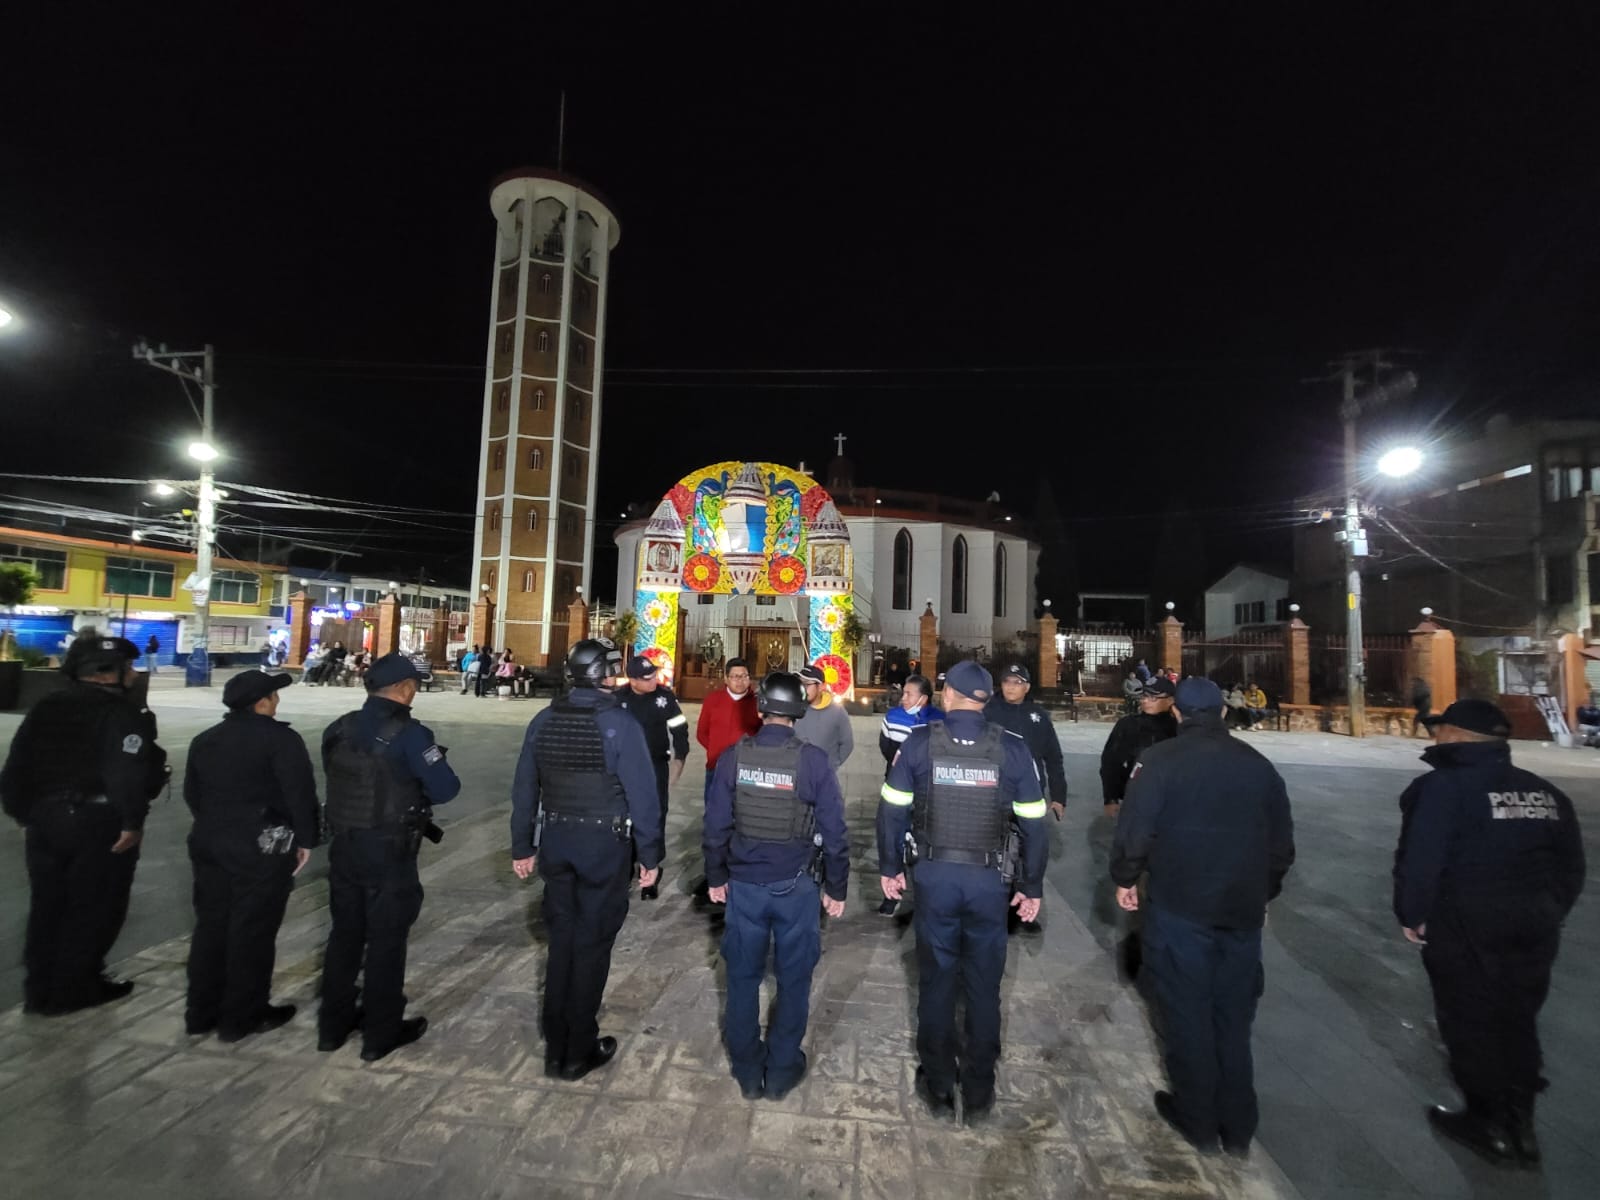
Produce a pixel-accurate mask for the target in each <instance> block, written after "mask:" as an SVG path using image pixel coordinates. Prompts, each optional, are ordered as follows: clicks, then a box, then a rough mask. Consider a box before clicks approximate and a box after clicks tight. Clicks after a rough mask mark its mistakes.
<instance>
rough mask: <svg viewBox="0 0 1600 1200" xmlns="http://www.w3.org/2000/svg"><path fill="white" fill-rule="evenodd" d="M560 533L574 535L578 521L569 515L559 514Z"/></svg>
mask: <svg viewBox="0 0 1600 1200" xmlns="http://www.w3.org/2000/svg"><path fill="white" fill-rule="evenodd" d="M561 532H562V533H565V534H574V533H577V532H578V521H577V518H576V517H574V516H573V515H572V514H571V513H562V514H561Z"/></svg>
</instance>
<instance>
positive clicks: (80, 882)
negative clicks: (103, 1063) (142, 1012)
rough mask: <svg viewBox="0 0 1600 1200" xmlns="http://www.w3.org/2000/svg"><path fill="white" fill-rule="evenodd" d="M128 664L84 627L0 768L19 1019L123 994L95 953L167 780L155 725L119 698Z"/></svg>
mask: <svg viewBox="0 0 1600 1200" xmlns="http://www.w3.org/2000/svg"><path fill="white" fill-rule="evenodd" d="M138 658H139V648H138V647H137V646H135V645H134V644H133V643H132V642H130V641H128V640H127V639H126V638H120V637H101V636H100V635H99V634H98V633H97V632H96V631H95V630H93V629H85V630H83V631H82V632H81V633H80V635H79V636H78V637H77V638H76V639H75V640H74V641H73V643H72V645H71V646H70V647H69V648H68V650H67V653H66V655H65V657H64V658H63V660H62V663H61V672H62V674H64V675H65V676H66V677H67V679H68V680H69V682H68V684H67V686H66V687H65V688H62V689H61V690H59V691H55V692H51V693H49V694H48V695H46V696H44V697H43V698H42V699H40V700H39V702H38V703H36V704H35V705H34V706H33V708H32V709H31V710H30V711H29V712H28V715H27V716H26V717H25V718H23V721H22V725H21V727H20V728H18V730H17V733H16V736H15V737H14V738H13V739H12V742H11V750H10V753H9V754H8V755H7V757H6V762H5V766H4V768H0V806H3V808H4V810H5V813H6V815H7V816H9V817H11V818H12V819H13V820H15V821H16V822H17V823H18V824H19V825H21V826H22V827H23V829H24V830H26V843H25V854H26V861H27V867H28V888H29V907H28V928H27V936H26V941H25V944H24V948H23V964H24V967H25V970H26V974H25V976H24V979H23V984H22V993H23V1011H24V1012H28V1013H34V1014H37V1015H39V1016H47V1017H53V1016H61V1015H64V1014H66V1013H70V1012H76V1011H78V1010H79V1009H84V1008H92V1007H94V1006H95V1005H99V1004H106V1003H108V1002H110V1001H112V1000H120V999H122V997H124V996H126V995H128V993H130V992H131V991H133V984H132V983H131V982H130V981H127V980H116V979H111V978H110V977H108V976H107V975H106V956H107V955H108V954H109V953H110V952H111V947H112V946H113V945H114V944H115V943H116V940H117V935H118V934H119V933H120V932H121V931H122V924H123V922H124V921H125V920H126V919H127V915H128V899H129V895H130V893H131V891H132V888H133V875H134V869H135V868H136V867H137V866H138V863H139V844H140V842H141V840H142V839H143V837H144V833H143V830H144V822H145V816H146V814H147V813H148V812H149V811H150V802H151V800H153V799H154V798H155V797H156V796H157V795H158V794H159V793H160V791H161V789H162V788H163V787H165V786H166V778H167V766H166V762H167V755H166V751H165V750H163V749H162V748H161V746H160V745H158V744H157V742H156V728H155V719H154V717H152V716H151V715H150V714H149V712H148V711H144V710H141V708H140V707H139V705H138V704H137V703H135V701H134V700H133V699H132V698H131V697H130V694H129V689H130V688H132V687H133V685H134V684H135V682H136V680H137V672H135V671H134V669H133V664H134V663H135V662H136V661H138Z"/></svg>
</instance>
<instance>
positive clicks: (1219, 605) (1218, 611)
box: [1205, 563, 1289, 638]
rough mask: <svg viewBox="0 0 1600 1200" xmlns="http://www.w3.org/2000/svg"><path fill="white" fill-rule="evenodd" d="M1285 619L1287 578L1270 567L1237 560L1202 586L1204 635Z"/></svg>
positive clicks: (1211, 635)
mask: <svg viewBox="0 0 1600 1200" xmlns="http://www.w3.org/2000/svg"><path fill="white" fill-rule="evenodd" d="M1288 619H1289V577H1288V575H1286V574H1284V573H1283V572H1281V571H1274V570H1272V569H1271V568H1270V567H1258V566H1252V565H1251V564H1249V563H1238V564H1237V565H1235V566H1234V567H1233V568H1232V569H1231V570H1229V571H1228V573H1227V574H1226V575H1224V576H1223V577H1222V578H1221V579H1219V580H1217V581H1216V582H1215V583H1213V584H1212V585H1211V586H1210V587H1208V588H1207V589H1206V624H1205V631H1206V636H1207V637H1208V638H1219V637H1227V636H1228V635H1229V634H1232V633H1237V632H1238V631H1239V630H1241V629H1248V628H1251V627H1253V626H1257V625H1282V624H1283V623H1284V622H1285V621H1287V620H1288Z"/></svg>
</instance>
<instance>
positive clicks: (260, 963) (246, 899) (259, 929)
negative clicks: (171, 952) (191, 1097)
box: [185, 827, 295, 1033]
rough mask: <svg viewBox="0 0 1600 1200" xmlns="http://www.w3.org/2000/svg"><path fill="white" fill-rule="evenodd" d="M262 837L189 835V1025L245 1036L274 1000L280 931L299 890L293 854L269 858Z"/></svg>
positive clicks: (252, 833) (238, 831)
mask: <svg viewBox="0 0 1600 1200" xmlns="http://www.w3.org/2000/svg"><path fill="white" fill-rule="evenodd" d="M258 832H259V831H257V830H254V829H248V828H234V829H213V830H207V829H201V828H198V827H197V828H196V829H195V830H194V831H193V832H192V833H190V835H189V863H190V865H191V866H192V867H193V869H194V936H193V937H192V938H190V940H189V1002H188V1010H187V1012H186V1014H185V1015H186V1016H187V1018H188V1021H189V1024H190V1025H191V1026H215V1027H216V1028H217V1029H218V1030H219V1031H220V1032H222V1033H243V1032H246V1031H247V1030H249V1029H250V1028H251V1026H253V1025H254V1024H255V1022H256V1020H257V1018H258V1017H259V1016H260V1013H261V1011H262V1009H264V1008H266V1006H267V1004H268V1003H269V1002H270V1000H271V994H272V965H273V962H274V961H275V960H276V958H277V944H278V927H279V926H280V925H282V924H283V913H284V910H285V909H286V908H287V907H288V905H289V892H290V891H291V890H292V889H293V887H294V861H295V858H294V855H293V854H263V853H261V850H260V848H259V847H258V846H257V845H256V836H257V834H258Z"/></svg>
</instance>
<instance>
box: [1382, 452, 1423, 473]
mask: <svg viewBox="0 0 1600 1200" xmlns="http://www.w3.org/2000/svg"><path fill="white" fill-rule="evenodd" d="M1421 465H1422V451H1421V450H1418V449H1417V448H1416V447H1415V446H1396V447H1395V448H1394V449H1393V450H1391V451H1389V452H1388V453H1387V454H1385V455H1384V456H1383V457H1382V458H1380V459H1379V460H1378V470H1380V471H1382V472H1383V473H1384V474H1385V475H1388V476H1391V477H1393V478H1395V479H1398V478H1400V476H1402V475H1409V474H1411V473H1412V472H1413V471H1415V470H1416V469H1417V468H1418V467H1420V466H1421Z"/></svg>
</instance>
